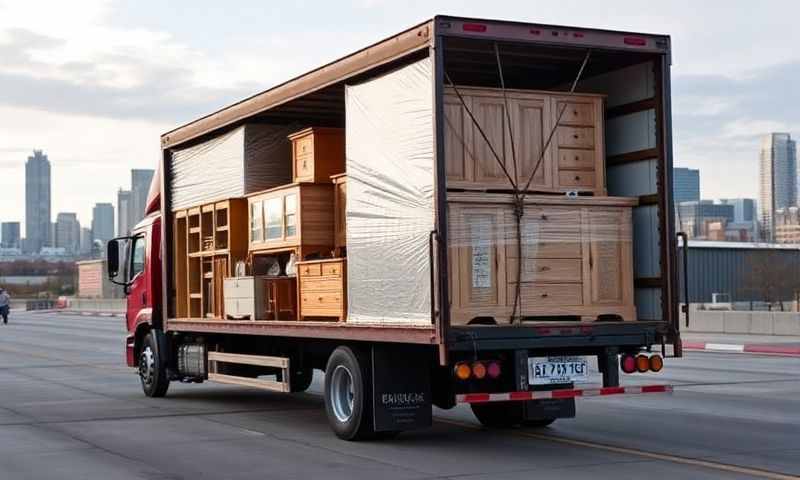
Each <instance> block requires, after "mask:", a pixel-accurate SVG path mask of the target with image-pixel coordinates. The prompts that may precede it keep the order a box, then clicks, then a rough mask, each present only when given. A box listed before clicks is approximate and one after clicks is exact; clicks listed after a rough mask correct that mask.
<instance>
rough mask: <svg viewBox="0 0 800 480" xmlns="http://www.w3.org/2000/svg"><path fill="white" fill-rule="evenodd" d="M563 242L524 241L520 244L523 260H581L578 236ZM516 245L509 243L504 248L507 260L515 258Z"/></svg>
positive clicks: (516, 253)
mask: <svg viewBox="0 0 800 480" xmlns="http://www.w3.org/2000/svg"><path fill="white" fill-rule="evenodd" d="M572 237H574V238H565V239H563V240H539V239H535V238H534V239H524V240H523V244H522V257H523V258H581V244H580V243H579V242H580V238H579V235H575V234H573V235H572ZM518 256H519V253H518V252H517V246H516V244H511V243H509V244H508V245H507V247H506V257H507V258H517V257H518Z"/></svg>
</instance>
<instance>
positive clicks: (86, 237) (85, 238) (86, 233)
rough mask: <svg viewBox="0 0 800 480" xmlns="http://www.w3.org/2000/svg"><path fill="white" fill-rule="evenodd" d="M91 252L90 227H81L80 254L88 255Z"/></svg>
mask: <svg viewBox="0 0 800 480" xmlns="http://www.w3.org/2000/svg"><path fill="white" fill-rule="evenodd" d="M90 253H92V229H91V228H88V227H81V246H80V254H81V255H88V254H90Z"/></svg>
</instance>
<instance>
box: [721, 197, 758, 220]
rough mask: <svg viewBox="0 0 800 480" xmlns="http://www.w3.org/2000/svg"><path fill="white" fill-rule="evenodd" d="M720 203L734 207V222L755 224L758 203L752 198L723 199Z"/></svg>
mask: <svg viewBox="0 0 800 480" xmlns="http://www.w3.org/2000/svg"><path fill="white" fill-rule="evenodd" d="M719 203H721V204H723V205H733V221H734V222H736V223H745V222H754V221H756V219H757V215H758V214H757V213H756V201H755V200H754V199H752V198H722V199H720V201H719Z"/></svg>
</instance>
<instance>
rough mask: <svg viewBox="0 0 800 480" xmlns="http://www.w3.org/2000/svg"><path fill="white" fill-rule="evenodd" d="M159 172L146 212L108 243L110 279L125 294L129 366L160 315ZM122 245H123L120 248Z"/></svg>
mask: <svg viewBox="0 0 800 480" xmlns="http://www.w3.org/2000/svg"><path fill="white" fill-rule="evenodd" d="M159 178H160V175H158V174H157V175H154V176H153V181H152V184H151V185H150V192H149V195H148V199H147V208H146V210H145V213H146V216H145V218H143V219H142V220H141V221H140V222H139V223H138V224H137V225H136V226H135V227H134V228H133V230H132V231H131V233H130V235H128V236H122V237H117V238H115V239H114V240H112V241H111V242H109V243H108V251H107V257H108V270H109V273H110V274H111V273H116V275H110V276H111V280H112V281H113V282H114V283H116V284H118V285H121V286H122V287H123V288H124V290H125V295H126V296H127V303H126V305H127V307H126V311H125V326H126V327H127V331H128V335H127V337H126V339H125V358H126V361H127V364H128V366H129V367H136V366H139V363H140V362H139V358H138V357H139V356H140V354H141V350H142V348H141V347H142V343H143V339H144V337H145V336H146V335H147V333H148V332H149V331H150V330H151V328H152V327H153V324H154V322H156V323H160V318H161V302H160V301H159V300H160V299H161V258H160V257H161V214H160V211H159V205H160V199H159V197H160V195H159V189H160V186H159V183H160V179H159ZM120 246H122V249H120Z"/></svg>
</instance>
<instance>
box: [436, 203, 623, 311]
mask: <svg viewBox="0 0 800 480" xmlns="http://www.w3.org/2000/svg"><path fill="white" fill-rule="evenodd" d="M450 197H451V198H450V199H449V204H448V205H449V206H448V225H449V228H448V246H449V259H448V260H449V262H450V268H449V273H450V277H451V279H450V280H451V281H450V285H451V298H452V303H451V322H452V323H453V324H456V325H458V324H465V323H469V322H471V321H473V320H474V319H476V318H482V319H486V318H492V319H494V321H496V322H498V323H508V322H511V321H513V319H520V318H522V319H525V318H527V319H532V318H535V319H547V320H567V319H570V320H571V319H576V318H577V319H587V320H596V319H600V318H612V317H613V318H619V319H622V320H634V319H635V307H634V306H633V298H632V291H633V289H632V287H633V278H632V262H633V259H632V224H631V208H630V207H631V206H632V205H634V204H635V203H636V201H635V200H634V199H626V198H614V197H605V198H603V199H602V200H601V201H598V199H596V198H593V197H581V198H567V197H561V198H558V197H553V196H529V197H528V198H527V199H526V201H525V205H524V208H523V214H522V216H521V217H520V218H519V222H517V215H516V213H515V211H516V210H515V203H514V201H513V195H511V194H492V193H480V194H478V193H472V194H470V193H463V194H457V193H454V194H451V195H450Z"/></svg>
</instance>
